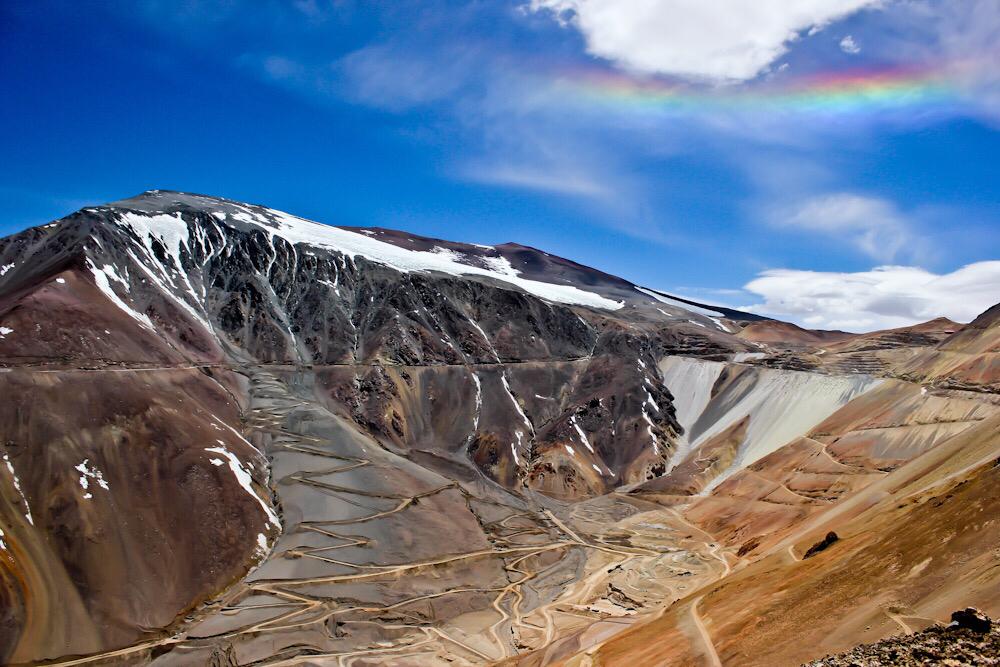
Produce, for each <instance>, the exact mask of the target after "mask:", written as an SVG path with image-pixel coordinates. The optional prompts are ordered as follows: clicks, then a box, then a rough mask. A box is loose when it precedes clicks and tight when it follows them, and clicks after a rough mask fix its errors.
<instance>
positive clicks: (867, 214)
mask: <svg viewBox="0 0 1000 667" xmlns="http://www.w3.org/2000/svg"><path fill="white" fill-rule="evenodd" d="M769 217H770V223H771V225H772V226H775V227H778V228H783V229H789V230H795V231H803V232H809V233H814V234H819V235H822V236H824V237H826V239H827V240H828V242H832V243H840V244H849V245H851V246H853V247H854V248H855V249H856V250H858V251H860V252H862V253H864V254H865V255H867V256H868V257H871V258H873V259H875V260H877V261H881V262H891V261H893V260H895V259H896V258H897V256H899V255H900V254H901V253H904V252H905V253H907V254H908V255H910V256H912V255H914V254H917V253H918V251H919V245H920V243H919V239H918V237H917V235H916V234H915V233H914V230H913V228H912V223H911V221H910V220H908V219H907V217H906V216H905V215H904V214H903V213H902V212H901V211H900V210H899V209H898V208H897V207H896V205H895V204H894V203H893V202H891V201H889V200H887V199H883V198H880V197H872V196H868V195H862V194H856V193H853V192H837V193H832V194H822V195H818V196H813V197H809V198H807V199H805V200H802V201H798V202H796V203H794V204H791V205H787V206H782V207H778V208H772V209H771V211H770V214H769Z"/></svg>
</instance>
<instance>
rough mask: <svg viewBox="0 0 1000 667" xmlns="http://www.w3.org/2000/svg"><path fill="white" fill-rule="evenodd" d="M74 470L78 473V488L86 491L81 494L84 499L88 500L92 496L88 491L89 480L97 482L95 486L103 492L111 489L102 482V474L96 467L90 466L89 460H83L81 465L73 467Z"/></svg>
mask: <svg viewBox="0 0 1000 667" xmlns="http://www.w3.org/2000/svg"><path fill="white" fill-rule="evenodd" d="M74 469H75V470H78V471H79V472H80V488H82V489H83V490H84V491H86V493H84V494H83V497H84V499H86V500H89V499H90V498H93V495H92V494H91V493H90V491H89V489H90V481H91V480H93V481H95V482H97V485H98V486H99V487H101V488H102V489H104V490H105V491H110V490H111V487H109V486H108V483H107V482H106V481H105V480H104V473H102V472H101V471H100V470H98V469H97V466H94V465H90V459H84V460H83V463H80V464H79V465H76V466H74Z"/></svg>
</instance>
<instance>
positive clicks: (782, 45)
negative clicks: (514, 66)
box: [530, 0, 880, 81]
mask: <svg viewBox="0 0 1000 667" xmlns="http://www.w3.org/2000/svg"><path fill="white" fill-rule="evenodd" d="M877 4H880V2H879V0H795V1H794V2H789V0H753V1H752V2H750V1H748V0H710V1H707V2H706V0H531V4H530V9H532V10H534V11H542V10H549V11H551V12H553V13H554V14H555V15H556V17H557V18H558V20H559V21H560V22H562V23H563V24H565V25H572V26H575V27H576V28H577V29H579V30H580V32H581V33H582V34H583V37H584V39H585V40H586V42H587V50H588V52H589V53H591V54H592V55H595V56H598V57H601V58H607V59H608V60H611V61H614V62H616V63H619V64H620V65H623V66H625V67H628V68H630V69H635V70H638V71H642V72H652V73H657V74H672V75H677V76H682V77H686V78H691V79H698V80H708V81H745V80H748V79H752V78H754V77H755V76H757V75H758V74H760V73H761V72H763V71H764V70H766V69H767V68H768V66H769V65H770V64H771V63H773V62H774V61H775V60H776V59H777V58H779V57H780V56H781V55H783V54H784V53H785V52H786V51H787V50H788V46H787V45H788V43H789V42H792V41H795V40H796V39H798V37H799V35H800V34H801V33H802V32H803V31H807V30H809V31H812V30H814V29H816V28H817V27H822V26H824V25H826V24H828V23H830V22H832V21H836V20H838V19H841V18H844V17H846V16H848V15H849V14H852V13H854V12H856V11H858V10H859V9H862V8H864V7H869V6H873V5H877Z"/></svg>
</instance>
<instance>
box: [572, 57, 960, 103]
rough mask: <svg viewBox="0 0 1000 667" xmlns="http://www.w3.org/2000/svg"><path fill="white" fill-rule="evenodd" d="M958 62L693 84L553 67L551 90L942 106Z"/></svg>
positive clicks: (618, 99) (954, 89)
mask: <svg viewBox="0 0 1000 667" xmlns="http://www.w3.org/2000/svg"><path fill="white" fill-rule="evenodd" d="M962 69H964V68H961V67H954V66H952V67H948V68H917V67H893V68H881V69H863V70H862V69H858V70H849V71H841V72H831V73H821V74H813V75H809V76H799V77H791V76H785V74H786V73H783V72H778V73H777V74H776V75H775V76H772V77H771V78H769V79H765V80H761V81H755V82H750V83H747V84H743V85H723V86H716V87H711V86H699V85H692V84H685V83H680V82H677V81H672V80H669V79H664V78H658V77H637V76H633V75H629V74H628V73H624V72H615V71H612V70H608V69H600V70H598V69H587V70H576V71H570V72H562V73H558V74H556V75H555V76H554V77H553V85H554V88H555V91H556V93H557V94H559V95H569V96H571V97H570V99H576V100H579V101H580V102H583V103H585V104H604V105H610V106H613V107H617V108H623V107H624V108H628V109H633V110H636V111H645V112H650V113H661V114H677V115H683V114H695V113H704V112H712V111H719V112H729V111H733V112H751V113H753V112H762V113H770V112H793V113H810V114H831V115H842V114H850V113H865V112H872V111H879V110H890V111H891V110H894V109H912V108H914V107H921V106H924V107H928V108H933V107H940V106H942V105H948V104H951V103H957V102H959V101H960V99H961V97H962V87H961V85H959V82H960V81H961V80H962V76H961V74H962V72H961V70H962Z"/></svg>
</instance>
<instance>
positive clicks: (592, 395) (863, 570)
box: [0, 191, 1000, 667]
mask: <svg viewBox="0 0 1000 667" xmlns="http://www.w3.org/2000/svg"><path fill="white" fill-rule="evenodd" d="M0 266H3V267H9V268H5V270H4V271H3V273H2V274H0V332H3V334H2V335H0V393H2V395H3V396H4V397H5V401H4V402H3V404H2V405H0V435H2V438H0V446H2V451H0V454H2V457H3V464H2V465H0V530H2V532H0V583H2V586H0V599H2V605H0V618H2V620H3V622H2V623H0V662H3V663H5V664H15V665H18V664H23V665H27V664H53V665H147V664H154V665H162V666H171V665H178V666H179V665H212V666H213V667H229V666H234V665H343V666H347V665H353V666H357V667H361V666H365V665H399V666H404V665H406V666H409V665H428V666H432V665H482V664H494V663H498V664H510V665H514V664H517V665H574V666H575V665H580V666H582V665H593V666H596V665H629V666H634V665H675V664H676V665H769V666H770V665H797V664H801V663H803V662H806V661H809V660H816V659H819V658H822V657H823V656H824V655H827V654H834V653H839V652H843V651H846V650H848V649H850V648H852V647H853V646H854V645H855V644H858V643H861V642H868V643H870V642H874V641H877V640H879V639H883V638H885V637H888V636H891V635H893V634H898V633H906V634H909V633H911V632H913V631H916V630H919V629H924V628H926V627H929V626H930V625H932V624H933V623H935V622H942V623H943V622H946V621H947V619H948V614H950V613H951V611H953V610H955V609H959V608H964V607H967V606H968V607H978V608H980V609H982V610H983V611H984V612H985V613H987V614H989V615H991V616H993V617H996V616H997V615H998V614H1000V607H998V606H997V605H998V600H1000V567H998V566H1000V561H998V553H997V544H1000V523H998V521H1000V519H998V517H1000V478H998V475H1000V472H998V471H1000V468H998V467H997V461H998V460H1000V395H998V393H997V391H998V382H1000V381H998V376H997V369H998V368H1000V366H998V362H997V359H998V358H1000V357H998V354H1000V309H998V308H997V307H994V308H993V309H991V310H989V311H987V312H986V313H984V314H983V315H982V316H980V317H979V318H978V319H977V320H975V321H974V322H972V323H970V324H968V325H958V324H956V323H953V322H949V321H946V320H934V321H932V322H929V323H927V324H926V325H921V326H920V327H914V330H913V331H909V330H906V331H904V330H894V331H892V332H876V333H875V334H864V335H849V334H844V335H842V336H834V337H833V338H835V340H834V339H833V338H831V336H823V335H820V333H815V332H806V334H808V335H806V334H803V333H801V331H803V330H798V331H792V330H791V329H788V328H787V327H788V326H790V325H784V323H777V322H774V321H771V320H764V319H763V318H760V317H758V316H754V315H751V314H748V313H742V312H738V311H732V310H728V309H725V308H717V307H712V306H706V305H704V304H695V303H693V302H688V301H686V300H678V299H675V298H673V297H671V296H669V295H666V294H663V293H660V292H656V291H652V290H647V289H644V288H640V287H637V286H635V285H633V284H631V283H629V282H628V281H625V280H623V279H620V278H616V277H614V276H610V275H608V274H604V273H601V272H599V271H596V270H594V269H590V268H588V267H584V266H582V265H579V264H576V263H574V262H572V261H569V260H565V259H561V258H558V257H555V256H552V255H549V254H547V253H545V252H542V251H540V250H536V249H533V248H529V247H526V246H520V245H517V244H504V245H499V246H495V247H494V246H476V245H466V244H459V243H451V242H447V241H441V240H436V239H429V238H424V237H418V236H412V235H408V234H405V233H403V232H398V231H392V230H385V229H360V228H347V227H332V226H328V225H322V224H319V223H314V222H309V221H306V220H302V219H300V218H296V217H295V216H291V215H288V214H285V213H281V212H278V211H274V210H272V209H268V208H265V207H261V206H255V205H249V204H242V203H238V202H233V201H229V200H224V199H218V198H212V197H205V196H201V195H191V194H185V193H177V192H168V191H150V192H147V193H143V194H142V195H139V196H138V197H135V198H132V199H127V200H123V201H120V202H115V203H112V204H108V205H106V206H99V207H92V208H86V209H83V210H81V211H79V212H77V213H75V214H73V215H70V216H68V217H66V218H64V219H62V220H58V221H56V222H53V223H51V224H48V225H44V226H41V227H36V228H32V229H29V230H26V231H24V232H21V233H20V234H16V235H14V236H11V237H8V238H6V239H3V240H0ZM789 332H791V333H789ZM792 334H794V335H792ZM831 532H832V533H834V534H835V537H836V539H828V540H826V541H825V542H824V538H825V536H827V535H828V534H829V533H831Z"/></svg>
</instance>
